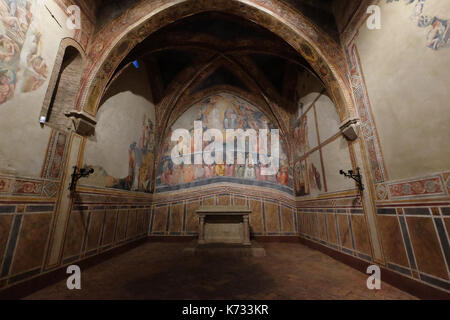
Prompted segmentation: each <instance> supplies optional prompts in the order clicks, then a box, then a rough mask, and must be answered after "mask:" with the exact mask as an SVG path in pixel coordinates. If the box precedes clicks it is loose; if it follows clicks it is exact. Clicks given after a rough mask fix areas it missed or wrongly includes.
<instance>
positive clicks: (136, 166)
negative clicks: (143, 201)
mask: <svg viewBox="0 0 450 320" xmlns="http://www.w3.org/2000/svg"><path fill="white" fill-rule="evenodd" d="M154 147H155V135H154V123H153V121H152V120H151V119H150V118H148V117H144V120H143V123H142V133H141V136H140V138H139V140H138V141H133V142H131V144H130V146H129V149H128V159H129V161H128V175H127V176H125V177H119V178H118V177H114V176H112V175H111V174H109V173H108V172H107V170H106V169H105V168H104V167H103V166H101V165H90V164H89V163H87V164H86V167H87V168H94V170H95V172H94V174H93V175H92V176H91V177H89V185H96V186H102V187H105V188H114V189H121V190H130V191H139V192H151V190H152V180H153V179H152V178H153V166H154ZM124 152H126V150H124Z"/></svg>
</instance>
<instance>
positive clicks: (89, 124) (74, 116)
mask: <svg viewBox="0 0 450 320" xmlns="http://www.w3.org/2000/svg"><path fill="white" fill-rule="evenodd" d="M65 115H66V117H68V118H70V119H71V120H72V122H73V125H74V128H75V132H76V133H78V134H79V135H82V136H85V137H89V136H92V135H94V133H95V126H96V125H97V120H96V119H95V118H93V117H91V116H89V115H87V114H86V113H83V112H79V111H71V112H67V113H66V114H65Z"/></svg>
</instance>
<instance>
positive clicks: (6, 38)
mask: <svg viewBox="0 0 450 320" xmlns="http://www.w3.org/2000/svg"><path fill="white" fill-rule="evenodd" d="M36 4H37V3H36V0H0V104H3V103H5V102H6V101H8V100H10V99H12V98H13V97H14V93H15V91H16V89H17V88H19V90H20V91H21V92H31V91H34V90H37V89H38V88H40V87H41V86H42V85H43V83H44V82H45V81H46V79H47V76H48V66H47V63H46V61H45V59H44V58H43V57H42V55H41V52H42V46H43V44H42V36H41V32H40V28H39V24H38V19H34V16H36V15H37V14H36V13H35V10H36V9H37V8H36V7H37V5H36ZM19 83H20V86H19Z"/></svg>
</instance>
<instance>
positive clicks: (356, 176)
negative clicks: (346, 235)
mask: <svg viewBox="0 0 450 320" xmlns="http://www.w3.org/2000/svg"><path fill="white" fill-rule="evenodd" d="M339 173H340V174H342V175H343V176H344V177H347V178H351V179H353V180H355V181H356V183H357V184H358V189H359V191H361V192H363V191H364V185H363V183H362V177H361V174H360V173H359V167H358V168H356V173H354V172H353V170H348V172H345V171H344V170H341V171H339Z"/></svg>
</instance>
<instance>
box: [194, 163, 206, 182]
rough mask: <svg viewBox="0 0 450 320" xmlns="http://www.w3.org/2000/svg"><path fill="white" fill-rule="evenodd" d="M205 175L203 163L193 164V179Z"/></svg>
mask: <svg viewBox="0 0 450 320" xmlns="http://www.w3.org/2000/svg"><path fill="white" fill-rule="evenodd" d="M204 177H205V169H204V168H203V164H194V179H195V181H197V180H200V179H203V178H204Z"/></svg>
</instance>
